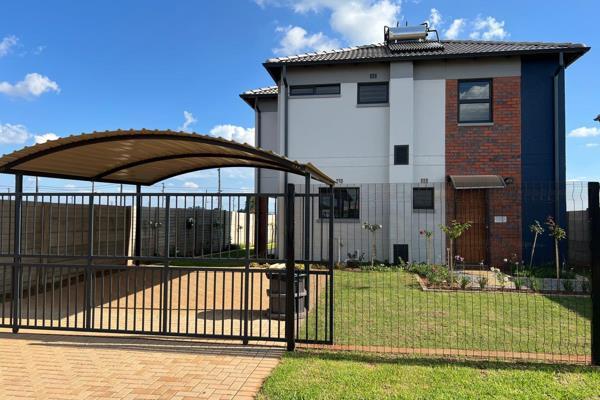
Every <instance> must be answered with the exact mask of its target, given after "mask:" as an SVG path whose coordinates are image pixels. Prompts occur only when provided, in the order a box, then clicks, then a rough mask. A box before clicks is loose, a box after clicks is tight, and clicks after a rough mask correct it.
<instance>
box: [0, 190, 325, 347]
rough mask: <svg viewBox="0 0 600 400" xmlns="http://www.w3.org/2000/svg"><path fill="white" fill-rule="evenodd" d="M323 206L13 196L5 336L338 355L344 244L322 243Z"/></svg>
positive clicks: (290, 200)
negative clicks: (337, 281) (297, 345)
mask: <svg viewBox="0 0 600 400" xmlns="http://www.w3.org/2000/svg"><path fill="white" fill-rule="evenodd" d="M317 204H318V199H317V195H315V194H307V193H303V194H300V193H298V194H295V193H294V188H293V186H289V187H288V192H287V193H285V194H260V195H257V194H247V193H233V194H222V193H204V194H177V193H173V194H163V193H160V194H146V193H143V194H142V193H37V194H32V193H23V194H19V193H17V194H2V195H0V238H1V243H0V257H1V258H0V326H2V327H11V328H12V329H13V331H14V332H18V330H19V329H21V328H27V329H55V330H75V331H94V332H115V333H135V334H157V335H186V336H196V337H203V338H215V339H217V338H219V339H236V340H241V341H243V342H244V343H248V342H249V341H259V340H260V341H270V342H272V341H281V342H287V343H288V347H293V343H294V342H295V341H302V342H313V343H314V342H317V343H331V342H332V337H333V332H332V329H331V326H332V321H333V307H332V298H333V291H332V287H333V281H332V280H333V269H332V267H333V264H332V262H331V260H332V257H331V254H332V253H331V252H332V242H331V240H328V243H326V244H325V247H324V246H323V239H322V236H320V237H319V243H313V241H314V240H313V234H314V227H313V226H312V224H313V219H312V218H314V216H315V215H316V214H315V208H316V207H317ZM311 216H312V217H311ZM331 223H332V220H330V221H329V222H327V221H321V223H320V226H319V229H321V230H323V229H324V227H325V226H326V225H327V224H329V226H332V225H331ZM326 229H328V230H329V227H326ZM327 238H330V235H327ZM327 238H326V239H327ZM292 270H294V271H295V272H294V273H293V274H291V273H288V272H289V271H292ZM292 291H293V292H294V296H288V295H287V293H290V292H292Z"/></svg>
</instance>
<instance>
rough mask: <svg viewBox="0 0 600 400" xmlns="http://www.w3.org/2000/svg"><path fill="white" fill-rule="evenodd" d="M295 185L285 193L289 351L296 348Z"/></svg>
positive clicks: (286, 315)
mask: <svg viewBox="0 0 600 400" xmlns="http://www.w3.org/2000/svg"><path fill="white" fill-rule="evenodd" d="M295 195H296V193H295V187H294V184H292V183H288V185H287V188H286V191H285V279H286V281H285V339H286V341H287V350H288V351H293V350H294V349H295V348H296V340H295V337H294V322H295V315H294V314H295V307H294V302H295V299H296V293H295V288H294V280H295V272H296V271H295V268H296V264H295V260H294V200H295Z"/></svg>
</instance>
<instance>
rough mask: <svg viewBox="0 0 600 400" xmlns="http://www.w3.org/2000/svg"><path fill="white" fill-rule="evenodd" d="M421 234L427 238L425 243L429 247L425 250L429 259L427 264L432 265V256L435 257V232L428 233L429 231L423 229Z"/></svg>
mask: <svg viewBox="0 0 600 400" xmlns="http://www.w3.org/2000/svg"><path fill="white" fill-rule="evenodd" d="M419 234H420V235H422V236H425V241H426V244H427V247H426V248H425V257H426V258H427V264H429V265H431V264H432V260H431V259H432V255H433V232H432V231H428V230H427V229H421V230H420V231H419Z"/></svg>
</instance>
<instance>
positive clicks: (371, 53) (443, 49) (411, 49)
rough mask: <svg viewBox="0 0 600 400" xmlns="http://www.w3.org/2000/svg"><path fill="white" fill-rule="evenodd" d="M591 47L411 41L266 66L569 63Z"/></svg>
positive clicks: (278, 60)
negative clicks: (535, 57) (505, 60)
mask: <svg viewBox="0 0 600 400" xmlns="http://www.w3.org/2000/svg"><path fill="white" fill-rule="evenodd" d="M433 43H435V45H434V44H433ZM439 44H441V45H442V46H440V45H439ZM390 47H391V48H390ZM588 50H589V47H586V46H585V45H584V44H579V43H543V42H491V41H479V40H443V41H441V42H410V43H396V44H392V45H391V46H388V45H386V44H385V43H378V44H371V45H366V46H357V47H350V48H345V49H339V50H331V51H322V52H318V53H306V54H300V55H294V56H287V57H277V58H270V59H268V60H267V61H266V62H265V63H264V66H265V68H267V70H268V71H269V73H270V74H271V75H272V76H273V77H274V78H276V77H277V75H278V73H277V72H276V70H277V69H279V68H280V67H281V66H283V65H290V66H291V65H311V64H340V63H357V62H378V61H381V62H386V61H393V60H418V59H448V58H465V57H491V56H506V55H528V54H551V53H559V52H564V53H565V62H566V64H567V65H568V64H570V63H572V62H573V61H575V60H576V59H577V58H578V57H580V56H581V55H582V54H584V53H585V52H587V51H588Z"/></svg>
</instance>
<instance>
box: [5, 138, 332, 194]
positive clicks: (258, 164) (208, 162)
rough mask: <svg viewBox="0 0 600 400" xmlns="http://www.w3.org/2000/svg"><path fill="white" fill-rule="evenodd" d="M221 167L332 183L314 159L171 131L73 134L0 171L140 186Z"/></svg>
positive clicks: (24, 153)
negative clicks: (292, 157)
mask: <svg viewBox="0 0 600 400" xmlns="http://www.w3.org/2000/svg"><path fill="white" fill-rule="evenodd" d="M220 167H255V168H268V169H274V170H279V171H284V172H290V173H293V174H299V175H306V174H310V176H311V177H312V178H313V179H316V180H318V181H320V182H323V183H326V184H328V185H332V184H333V183H334V181H333V180H332V179H331V178H330V177H328V176H327V175H325V174H324V173H323V172H321V171H320V170H319V169H318V168H316V167H315V166H314V165H312V164H310V163H308V164H301V163H299V162H297V161H292V160H290V159H288V158H286V157H282V156H280V155H277V154H275V153H273V152H271V151H266V150H263V149H260V148H256V147H253V146H250V145H248V144H245V143H244V144H241V143H237V142H233V141H230V140H225V139H221V138H215V137H212V136H205V135H198V134H195V133H184V132H173V131H168V130H167V131H158V130H154V131H152V130H145V129H142V130H128V131H122V130H118V131H107V132H94V133H89V134H81V135H74V136H69V137H65V138H61V139H58V140H52V141H48V142H46V143H43V144H36V145H34V146H30V147H25V148H24V149H22V150H19V151H15V152H13V153H11V154H7V155H5V156H4V157H1V158H0V172H1V173H9V174H16V173H22V174H24V175H32V176H48V177H54V178H65V179H77V180H91V181H97V182H111V183H124V184H139V185H152V184H154V183H156V182H159V181H161V180H163V179H167V178H170V177H173V176H176V175H180V174H184V173H186V172H192V171H197V170H203V169H210V168H220Z"/></svg>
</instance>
